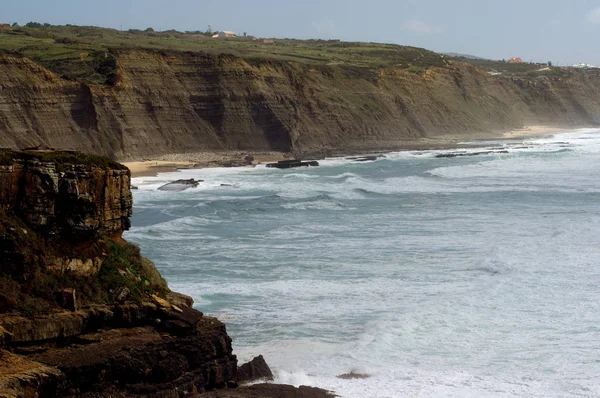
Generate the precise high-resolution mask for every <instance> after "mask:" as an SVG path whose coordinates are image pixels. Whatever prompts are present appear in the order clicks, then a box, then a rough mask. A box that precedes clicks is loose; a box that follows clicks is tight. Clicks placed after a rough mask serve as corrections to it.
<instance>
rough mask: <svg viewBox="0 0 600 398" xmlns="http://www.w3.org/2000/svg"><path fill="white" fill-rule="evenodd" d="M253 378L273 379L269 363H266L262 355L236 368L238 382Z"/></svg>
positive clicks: (253, 379)
mask: <svg viewBox="0 0 600 398" xmlns="http://www.w3.org/2000/svg"><path fill="white" fill-rule="evenodd" d="M255 380H273V373H272V372H271V368H269V365H267V362H266V361H265V359H264V358H263V356H262V355H259V356H257V357H256V358H254V359H253V360H251V361H250V362H248V363H245V364H243V365H242V366H240V367H238V369H237V381H238V383H244V382H250V381H255Z"/></svg>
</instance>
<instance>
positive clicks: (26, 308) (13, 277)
mask: <svg viewBox="0 0 600 398" xmlns="http://www.w3.org/2000/svg"><path fill="white" fill-rule="evenodd" d="M0 220H1V221H0V243H2V241H3V240H5V239H6V238H7V237H11V236H12V238H10V239H8V240H6V242H11V241H12V242H16V243H17V244H18V245H19V251H20V252H26V251H27V250H30V251H32V253H30V254H31V256H30V255H26V256H25V258H26V259H27V258H29V257H32V258H33V259H35V258H37V257H36V256H37V255H38V254H39V253H38V251H40V252H49V251H50V252H51V251H52V249H51V248H45V249H44V248H43V247H41V246H40V245H42V246H43V243H42V244H41V243H40V242H39V239H38V238H37V234H36V233H35V232H33V231H31V230H28V229H27V227H26V226H25V225H24V224H22V223H21V222H20V221H15V220H17V218H16V217H14V216H11V215H10V214H7V213H5V212H4V211H1V210H0ZM24 231H27V233H25V232H24ZM17 235H19V236H17ZM27 243H29V244H27ZM94 251H97V252H106V253H107V254H106V256H105V257H104V260H103V263H102V267H101V268H100V271H99V273H98V274H97V275H93V276H90V277H87V276H83V275H78V274H76V273H74V272H64V273H59V272H53V271H48V270H46V269H44V268H43V267H41V266H40V265H34V266H33V267H31V268H29V267H27V271H28V272H27V273H25V274H23V275H20V272H21V271H19V270H15V269H3V268H0V313H2V312H6V311H10V310H17V311H20V312H22V313H24V314H26V315H36V314H41V313H48V312H50V311H53V310H56V309H60V308H61V304H60V302H61V294H62V292H63V291H64V290H65V289H74V290H75V291H76V294H77V300H78V302H79V305H80V306H85V305H90V304H115V303H119V302H122V301H130V302H135V303H140V302H141V301H142V300H144V299H145V298H148V297H149V296H150V295H151V294H157V295H159V296H162V297H165V295H166V293H167V292H168V288H167V284H166V282H165V281H164V279H162V277H161V276H160V274H159V273H158V271H157V270H156V268H155V267H154V265H153V264H152V263H151V262H150V261H149V260H147V259H144V258H143V257H142V256H141V254H140V249H139V248H138V247H137V246H134V245H131V244H129V243H127V242H124V241H123V242H108V243H107V242H98V243H96V244H95V247H94ZM46 254H47V253H46ZM34 262H35V261H34Z"/></svg>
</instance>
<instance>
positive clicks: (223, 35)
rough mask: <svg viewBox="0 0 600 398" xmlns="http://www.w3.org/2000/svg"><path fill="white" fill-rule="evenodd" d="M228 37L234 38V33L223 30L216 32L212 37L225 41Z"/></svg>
mask: <svg viewBox="0 0 600 398" xmlns="http://www.w3.org/2000/svg"><path fill="white" fill-rule="evenodd" d="M230 37H235V33H233V32H230V31H228V30H225V31H223V32H217V33H215V34H214V35H213V39H227V38H230Z"/></svg>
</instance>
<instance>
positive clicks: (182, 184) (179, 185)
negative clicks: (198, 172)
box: [158, 178, 204, 192]
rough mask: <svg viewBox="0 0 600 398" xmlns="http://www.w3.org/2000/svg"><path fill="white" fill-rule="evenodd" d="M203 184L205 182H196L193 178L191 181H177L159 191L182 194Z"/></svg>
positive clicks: (160, 188)
mask: <svg viewBox="0 0 600 398" xmlns="http://www.w3.org/2000/svg"><path fill="white" fill-rule="evenodd" d="M201 182H204V181H203V180H194V179H193V178H190V179H189V180H177V181H173V182H170V183H168V184H165V185H163V186H161V187H159V188H158V190H159V191H175V192H180V191H185V190H186V189H189V188H196V187H197V186H198V185H199V184H200V183H201Z"/></svg>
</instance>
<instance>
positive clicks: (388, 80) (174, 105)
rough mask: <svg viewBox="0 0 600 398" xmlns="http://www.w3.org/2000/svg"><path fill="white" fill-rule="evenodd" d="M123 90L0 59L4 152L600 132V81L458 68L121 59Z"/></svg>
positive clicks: (587, 75)
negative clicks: (519, 131)
mask: <svg viewBox="0 0 600 398" xmlns="http://www.w3.org/2000/svg"><path fill="white" fill-rule="evenodd" d="M114 56H115V58H116V59H117V66H118V67H117V75H118V76H117V79H116V83H115V85H114V86H113V87H104V86H102V87H99V86H87V85H85V84H80V83H75V82H70V81H65V80H62V79H60V78H59V77H57V76H56V75H54V74H53V73H51V72H49V71H48V70H45V69H44V68H42V67H40V66H39V65H37V64H35V63H34V62H31V61H29V60H27V59H22V58H15V57H11V56H0V73H1V74H2V81H1V82H0V146H4V147H11V148H24V147H32V146H38V145H40V144H44V145H46V146H48V147H54V148H71V149H76V150H82V151H86V152H91V153H96V154H102V155H108V156H110V157H113V158H117V159H121V160H126V159H140V158H144V157H150V156H158V155H163V154H168V153H182V152H194V151H202V150H259V151H265V150H266V151H271V150H274V151H282V152H293V153H295V154H297V155H300V156H301V155H302V154H310V153H313V154H314V153H328V152H330V151H342V152H350V151H362V152H366V151H378V150H388V149H392V148H395V147H398V146H402V145H405V144H406V142H407V140H414V139H420V138H435V137H440V136H447V135H456V134H461V135H465V134H480V133H486V132H487V133H490V132H493V131H497V130H507V129H513V128H517V127H522V126H523V125H531V124H546V125H570V126H584V125H587V126H589V125H598V123H600V119H599V116H598V115H600V101H599V98H600V72H598V71H576V70H572V71H565V72H564V73H563V74H562V75H557V76H539V77H513V76H491V75H489V74H488V73H486V72H483V71H481V70H478V69H477V68H475V67H474V66H472V65H470V64H464V63H460V62H453V63H452V64H451V65H449V66H448V67H447V68H430V69H428V70H426V71H424V73H422V74H416V73H411V72H407V71H405V70H399V69H393V68H357V67H349V66H348V67H346V66H344V65H338V66H310V65H303V64H298V63H292V62H285V61H276V60H245V59H243V58H239V57H236V56H232V55H209V54H202V53H191V52H189V53H179V52H173V53H166V52H158V51H157V52H152V51H141V50H140V51H126V52H125V51H121V52H115V54H114Z"/></svg>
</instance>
